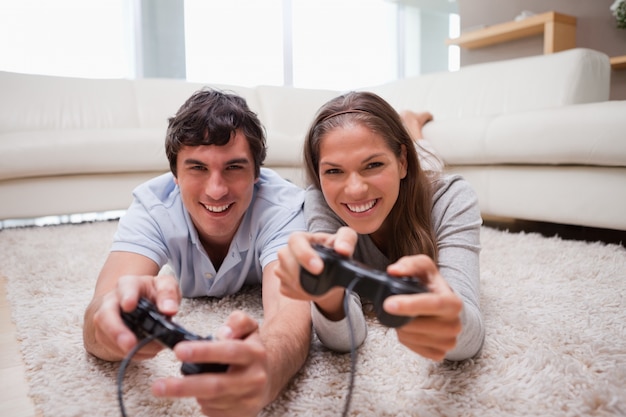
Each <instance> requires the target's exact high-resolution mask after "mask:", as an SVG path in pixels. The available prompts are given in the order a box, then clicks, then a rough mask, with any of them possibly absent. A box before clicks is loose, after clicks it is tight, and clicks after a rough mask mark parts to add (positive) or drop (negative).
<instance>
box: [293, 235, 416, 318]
mask: <svg viewBox="0 0 626 417" xmlns="http://www.w3.org/2000/svg"><path fill="white" fill-rule="evenodd" d="M313 249H315V250H316V251H317V253H318V254H319V256H320V257H321V258H322V261H324V269H323V270H322V272H321V273H320V274H319V275H315V274H312V273H310V272H309V271H307V270H306V269H304V268H300V285H302V288H303V289H304V290H305V291H306V292H308V293H309V294H311V295H322V294H324V293H326V292H327V291H328V290H330V289H331V288H332V287H336V286H339V287H344V288H347V287H348V286H349V285H350V284H351V283H352V282H353V281H354V280H357V281H356V282H355V283H354V284H353V285H354V292H356V293H357V294H359V295H360V296H362V297H365V298H367V299H369V300H370V301H372V302H373V304H374V311H375V312H376V317H377V318H378V321H379V322H380V323H381V324H383V325H385V326H387V327H400V326H403V325H405V324H406V323H408V322H409V321H410V320H411V319H413V317H407V316H396V315H392V314H389V313H387V312H385V311H384V310H383V301H385V299H386V298H387V297H389V296H390V295H398V294H418V293H424V292H428V288H426V286H425V285H424V284H423V283H422V282H421V281H420V280H419V279H417V278H414V277H394V276H391V275H389V274H387V273H386V272H383V271H379V270H377V269H374V268H372V267H370V266H368V265H365V264H363V263H361V262H358V261H356V260H354V259H351V258H348V257H346V256H343V255H340V254H338V253H337V252H335V251H334V250H333V249H330V248H327V247H325V246H322V245H318V244H314V245H313Z"/></svg>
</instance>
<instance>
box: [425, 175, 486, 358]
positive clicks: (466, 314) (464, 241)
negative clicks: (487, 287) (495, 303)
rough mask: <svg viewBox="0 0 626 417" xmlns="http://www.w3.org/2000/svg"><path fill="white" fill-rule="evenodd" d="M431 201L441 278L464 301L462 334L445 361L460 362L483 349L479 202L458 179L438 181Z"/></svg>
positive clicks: (469, 187)
mask: <svg viewBox="0 0 626 417" xmlns="http://www.w3.org/2000/svg"><path fill="white" fill-rule="evenodd" d="M440 181H441V183H440V186H439V188H438V189H437V191H436V192H435V196H434V201H433V211H432V214H433V223H434V224H433V225H434V228H435V233H436V235H437V242H438V248H439V256H438V262H437V263H438V266H439V271H440V273H441V275H442V276H443V277H444V279H445V280H446V282H447V283H448V284H449V285H450V287H451V288H452V290H453V291H454V292H455V293H456V294H457V295H458V296H459V297H460V298H461V300H462V301H463V310H462V311H461V324H462V330H461V333H460V334H459V336H458V337H457V344H456V347H455V348H454V349H453V350H451V351H450V352H448V354H447V355H446V359H448V360H453V361H459V360H463V359H467V358H471V357H473V356H475V355H476V354H477V353H478V352H479V351H480V349H481V348H482V345H483V341H484V338H485V327H484V323H483V317H482V313H481V310H480V266H479V253H480V228H481V225H482V219H481V216H480V210H479V207H478V198H477V196H476V194H475V192H474V190H473V189H472V188H471V186H470V185H469V183H467V182H466V181H465V180H464V179H463V178H462V177H460V176H453V177H448V178H447V179H446V180H440Z"/></svg>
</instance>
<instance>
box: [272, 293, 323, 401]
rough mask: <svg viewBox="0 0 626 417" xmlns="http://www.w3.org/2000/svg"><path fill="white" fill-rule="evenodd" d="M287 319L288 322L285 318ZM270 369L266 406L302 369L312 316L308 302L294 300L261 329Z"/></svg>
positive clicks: (306, 353)
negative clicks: (269, 387) (269, 385)
mask: <svg viewBox="0 0 626 417" xmlns="http://www.w3.org/2000/svg"><path fill="white" fill-rule="evenodd" d="M287 318H288V319H287ZM260 335H261V340H262V341H263V344H264V345H265V347H266V349H267V360H268V365H269V368H268V369H270V370H271V376H270V377H271V381H270V384H271V391H270V393H269V394H270V398H268V404H269V403H270V402H272V401H274V400H275V399H276V397H278V395H279V394H280V393H281V392H282V390H283V389H284V388H285V386H286V385H287V384H288V383H289V381H290V380H291V378H293V376H294V375H295V374H296V373H297V372H298V371H299V370H300V368H302V365H303V364H304V361H305V360H306V358H307V356H308V353H309V348H310V345H311V314H310V307H309V303H308V302H302V301H294V302H293V303H289V305H288V306H285V308H283V309H282V311H279V312H277V314H276V315H274V316H273V317H272V318H270V319H269V320H268V321H265V322H264V323H263V325H262V326H261V328H260Z"/></svg>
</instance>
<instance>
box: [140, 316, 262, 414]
mask: <svg viewBox="0 0 626 417" xmlns="http://www.w3.org/2000/svg"><path fill="white" fill-rule="evenodd" d="M215 337H216V339H214V340H212V341H197V342H181V343H179V344H177V345H176V346H175V347H174V352H175V354H176V357H177V358H178V359H180V360H181V361H184V362H199V363H203V362H204V363H206V362H210V363H223V364H227V365H229V367H228V370H227V371H226V372H225V373H203V374H196V375H188V376H185V377H182V378H163V379H159V380H157V381H155V382H154V384H153V386H152V392H153V394H154V395H155V396H157V397H195V398H196V401H197V402H198V404H199V405H200V407H201V408H202V412H203V413H204V414H205V415H207V416H211V417H239V416H242V417H245V416H256V415H257V414H258V413H259V412H260V411H261V409H262V408H263V407H264V406H265V405H266V404H267V403H268V402H269V401H270V400H271V398H269V397H270V384H269V378H270V377H269V375H270V369H268V368H269V366H268V360H267V352H266V349H265V346H264V345H263V343H262V342H261V338H260V336H259V327H258V324H257V322H256V321H255V320H254V319H253V318H252V317H250V316H248V315H247V314H245V313H243V312H241V311H235V312H233V313H232V314H231V315H230V316H229V318H228V320H227V322H226V324H225V326H223V327H222V328H220V329H219V330H218V331H217V333H216V334H215Z"/></svg>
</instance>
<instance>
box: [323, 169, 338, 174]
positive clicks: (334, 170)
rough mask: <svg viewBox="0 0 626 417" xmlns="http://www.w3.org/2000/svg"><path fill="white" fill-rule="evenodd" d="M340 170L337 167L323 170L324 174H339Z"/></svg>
mask: <svg viewBox="0 0 626 417" xmlns="http://www.w3.org/2000/svg"><path fill="white" fill-rule="evenodd" d="M340 173H341V170H339V169H337V168H331V169H327V170H326V171H324V174H325V175H333V174H340Z"/></svg>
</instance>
